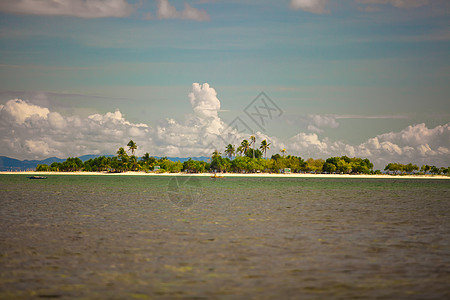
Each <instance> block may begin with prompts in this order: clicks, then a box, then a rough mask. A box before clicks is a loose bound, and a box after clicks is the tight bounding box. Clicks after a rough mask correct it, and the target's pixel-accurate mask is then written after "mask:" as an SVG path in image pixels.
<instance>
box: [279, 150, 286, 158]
mask: <svg viewBox="0 0 450 300" xmlns="http://www.w3.org/2000/svg"><path fill="white" fill-rule="evenodd" d="M280 152H281V153H283V157H284V155H285V154H286V149H284V148H283V149H281V150H280Z"/></svg>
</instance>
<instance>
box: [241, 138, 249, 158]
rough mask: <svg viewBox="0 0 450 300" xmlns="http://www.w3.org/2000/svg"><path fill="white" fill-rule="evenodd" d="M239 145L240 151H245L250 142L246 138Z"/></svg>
mask: <svg viewBox="0 0 450 300" xmlns="http://www.w3.org/2000/svg"><path fill="white" fill-rule="evenodd" d="M241 147H242V153H244V155H245V153H247V150H248V149H249V148H250V144H249V143H248V141H247V140H243V141H242V143H241Z"/></svg>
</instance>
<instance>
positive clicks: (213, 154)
mask: <svg viewBox="0 0 450 300" xmlns="http://www.w3.org/2000/svg"><path fill="white" fill-rule="evenodd" d="M221 154H222V153H220V152H219V150H217V149H216V150H214V152H213V153H212V158H213V159H214V158H218V157H220V155H221Z"/></svg>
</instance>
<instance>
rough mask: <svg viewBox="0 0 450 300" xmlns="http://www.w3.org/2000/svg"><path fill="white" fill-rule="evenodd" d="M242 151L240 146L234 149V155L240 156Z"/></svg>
mask: <svg viewBox="0 0 450 300" xmlns="http://www.w3.org/2000/svg"><path fill="white" fill-rule="evenodd" d="M243 151H244V149H243V148H242V146H239V147H237V149H236V153H237V154H239V156H241V155H242V152H243Z"/></svg>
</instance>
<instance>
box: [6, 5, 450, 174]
mask: <svg viewBox="0 0 450 300" xmlns="http://www.w3.org/2000/svg"><path fill="white" fill-rule="evenodd" d="M449 83H450V2H449V1H447V0H342V1H337V0H285V1H268V0H241V1H233V0H231V1H230V0H229V1H225V0H215V1H214V0H209V1H208V0H185V1H178V0H155V1H153V0H150V1H132V0H71V1H69V0H58V1H57V0H2V1H0V142H1V144H0V145H1V146H0V155H5V156H9V157H13V158H17V159H42V158H47V157H53V156H57V157H60V158H67V157H69V156H81V155H85V154H115V152H116V151H117V149H118V148H119V147H122V146H125V145H126V144H127V143H128V141H129V140H130V139H132V140H134V141H135V142H136V143H137V145H138V149H137V155H143V154H144V153H145V152H148V153H150V155H155V156H177V157H195V156H201V155H204V156H209V155H210V154H211V153H212V151H213V150H214V149H216V148H217V149H219V150H221V151H222V152H223V150H224V149H225V145H226V144H228V143H232V144H234V145H238V144H239V143H240V142H241V141H242V139H249V137H250V136H251V135H255V136H256V138H257V143H258V144H259V143H260V142H261V141H262V140H263V139H267V141H268V142H269V143H271V145H270V150H269V151H268V156H270V155H272V154H275V153H280V150H281V149H283V148H285V149H286V153H287V154H291V155H296V156H301V157H302V158H305V159H306V158H309V157H313V158H324V159H326V158H328V157H331V156H341V155H347V156H350V157H354V156H356V157H362V158H369V159H370V160H371V161H372V162H374V164H375V167H376V168H384V166H385V165H386V164H387V163H389V162H399V163H409V162H412V163H415V164H417V165H419V166H420V165H423V164H431V165H436V166H445V167H447V166H450V101H449V100H450V84H449Z"/></svg>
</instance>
